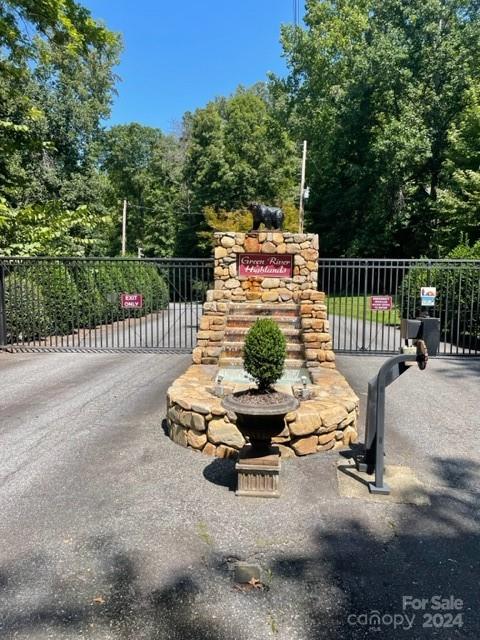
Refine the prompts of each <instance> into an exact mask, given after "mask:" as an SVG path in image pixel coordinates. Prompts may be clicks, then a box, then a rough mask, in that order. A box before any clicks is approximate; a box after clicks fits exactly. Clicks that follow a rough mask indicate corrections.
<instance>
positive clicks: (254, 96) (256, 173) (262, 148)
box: [185, 86, 298, 210]
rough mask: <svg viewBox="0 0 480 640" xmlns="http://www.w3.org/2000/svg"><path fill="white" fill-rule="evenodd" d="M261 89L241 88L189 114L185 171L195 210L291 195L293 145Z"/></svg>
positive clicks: (294, 160) (294, 162) (233, 206)
mask: <svg viewBox="0 0 480 640" xmlns="http://www.w3.org/2000/svg"><path fill="white" fill-rule="evenodd" d="M265 95H266V92H265V91H264V90H263V89H262V87H261V86H260V87H253V88H252V89H249V90H247V89H243V88H239V89H238V90H237V92H236V93H235V95H233V96H232V97H230V98H221V99H218V100H216V101H214V102H210V103H209V104H208V105H207V106H206V107H205V108H203V109H198V110H197V111H196V112H195V113H194V114H193V115H192V116H190V118H189V138H188V146H187V151H186V163H185V173H186V177H187V182H188V185H189V188H190V190H191V193H192V204H193V206H194V208H196V209H197V210H202V209H203V208H204V207H206V206H210V207H214V208H215V209H217V210H219V209H226V210H234V209H238V208H241V207H242V206H245V205H246V204H247V203H248V202H249V201H251V200H263V201H266V202H269V203H272V204H274V203H280V202H282V201H284V200H291V199H293V197H294V189H295V184H296V180H297V172H298V160H297V154H296V149H295V145H294V144H293V142H292V140H291V139H290V138H289V135H288V133H287V131H286V129H285V128H284V127H282V125H281V123H280V122H279V121H278V120H277V119H276V118H275V115H274V113H273V111H272V109H271V107H270V105H269V102H268V97H265Z"/></svg>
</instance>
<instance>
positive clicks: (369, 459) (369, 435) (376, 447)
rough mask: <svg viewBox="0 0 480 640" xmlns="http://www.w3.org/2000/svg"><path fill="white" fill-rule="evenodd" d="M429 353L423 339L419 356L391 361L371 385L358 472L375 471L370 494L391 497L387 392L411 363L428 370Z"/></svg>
mask: <svg viewBox="0 0 480 640" xmlns="http://www.w3.org/2000/svg"><path fill="white" fill-rule="evenodd" d="M427 359H428V352H427V351H426V349H425V343H424V342H423V341H422V340H418V341H417V353H416V355H414V354H401V355H398V356H394V357H393V358H389V359H388V360H387V361H386V362H384V363H383V365H382V366H381V367H380V370H379V372H378V374H377V375H376V376H375V378H373V379H372V380H370V382H369V383H368V398H367V420H366V425H365V451H364V453H363V455H361V456H359V459H358V460H357V469H358V470H359V471H363V472H366V473H369V474H371V473H373V471H375V481H374V482H369V483H368V489H369V491H370V493H374V494H383V495H388V494H389V493H390V487H389V486H388V485H387V484H386V483H385V481H384V477H383V476H384V470H385V461H384V456H385V389H386V388H387V387H388V386H389V385H390V384H391V383H392V382H393V381H394V380H396V379H397V378H398V377H399V376H401V375H402V374H403V373H404V372H405V371H406V370H407V369H408V367H407V366H406V363H407V362H415V361H416V362H417V364H418V366H419V367H420V369H425V366H426V362H427Z"/></svg>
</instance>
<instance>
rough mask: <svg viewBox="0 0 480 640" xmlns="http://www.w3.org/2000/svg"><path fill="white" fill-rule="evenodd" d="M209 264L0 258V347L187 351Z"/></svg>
mask: <svg viewBox="0 0 480 640" xmlns="http://www.w3.org/2000/svg"><path fill="white" fill-rule="evenodd" d="M212 275H213V264H212V261H211V260H202V259H184V258H178V259H175V258H173V259H155V258H152V259H148V258H147V259H141V260H137V259H133V258H115V259H111V258H0V349H8V350H11V351H164V352H177V353H182V352H189V351H191V349H192V348H193V347H194V346H195V339H196V333H197V328H198V320H199V317H200V313H201V308H202V303H203V301H204V298H205V292H206V291H207V289H208V288H209V287H211V282H212Z"/></svg>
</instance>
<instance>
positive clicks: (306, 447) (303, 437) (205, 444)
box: [167, 364, 358, 458]
mask: <svg viewBox="0 0 480 640" xmlns="http://www.w3.org/2000/svg"><path fill="white" fill-rule="evenodd" d="M228 369H229V368H224V371H223V375H225V372H226V375H227V377H228V376H229V375H230V374H232V376H231V377H233V378H234V377H235V376H236V373H235V372H233V371H228ZM239 369H240V368H239ZM299 370H300V369H299ZM219 373H220V370H219V368H218V367H217V366H216V365H201V364H198V365H192V366H190V367H189V368H188V369H187V371H186V372H185V373H184V374H183V375H181V376H180V377H179V378H177V379H176V380H175V382H174V383H173V384H172V386H171V387H170V388H169V390H168V393H167V404H168V409H167V431H168V435H169V436H170V438H171V439H172V440H173V441H174V442H176V443H177V444H179V445H181V446H183V447H190V448H192V449H195V450H197V451H201V452H202V453H204V454H206V455H211V456H217V457H236V456H237V455H238V452H239V451H240V450H241V449H242V447H243V446H244V445H245V444H246V442H247V441H248V438H245V437H244V436H243V435H242V433H241V431H240V430H239V429H238V428H237V415H236V414H235V412H234V411H233V410H230V409H227V408H226V407H224V406H223V404H222V397H219V396H218V395H216V391H217V390H218V384H217V383H216V381H217V378H218V374H219ZM237 373H238V372H237ZM287 375H288V376H290V375H292V374H291V371H289V370H287ZM310 378H311V380H312V382H311V383H309V384H308V385H307V387H308V391H309V398H310V399H308V400H301V401H300V403H299V405H298V408H296V409H294V410H291V411H289V412H288V413H287V414H286V415H285V417H284V419H283V429H282V430H281V431H280V433H279V434H278V435H276V436H274V437H273V438H272V442H273V443H274V444H275V445H277V446H278V448H279V450H280V454H281V456H282V458H288V457H295V456H304V455H309V454H313V453H320V452H324V451H328V450H332V449H339V448H344V447H346V446H348V445H349V444H350V443H351V442H355V441H356V439H357V431H356V423H357V415H358V397H357V396H356V395H355V393H354V392H353V391H352V389H351V387H350V386H349V384H348V383H347V381H346V380H345V378H344V377H343V376H342V375H341V374H340V373H339V372H338V371H337V370H336V369H323V368H322V369H320V368H318V369H316V370H315V375H312V376H310ZM251 386H253V383H252V382H245V381H240V382H237V381H235V380H234V379H232V380H228V379H223V381H222V387H223V394H224V396H226V395H228V394H232V393H237V392H239V391H242V390H245V389H247V388H249V387H251ZM275 388H276V389H277V390H278V391H281V392H283V393H286V394H288V395H290V396H292V400H294V396H295V395H298V391H299V390H301V388H302V384H301V382H300V383H299V382H295V381H287V380H285V381H284V382H282V383H279V384H276V385H275Z"/></svg>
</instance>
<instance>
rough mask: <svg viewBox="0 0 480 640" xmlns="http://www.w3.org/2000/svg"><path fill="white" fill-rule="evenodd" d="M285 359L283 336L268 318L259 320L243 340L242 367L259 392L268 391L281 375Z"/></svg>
mask: <svg viewBox="0 0 480 640" xmlns="http://www.w3.org/2000/svg"><path fill="white" fill-rule="evenodd" d="M285 357H286V340H285V336H284V335H283V333H282V332H281V330H280V329H279V327H278V325H277V324H276V323H275V322H274V321H273V320H271V319H270V318H261V319H259V320H257V321H256V322H255V324H254V325H253V326H252V327H251V328H250V330H249V331H248V333H247V336H246V338H245V348H244V367H245V371H246V372H247V373H249V374H250V375H251V376H252V378H253V379H254V380H255V382H256V383H257V385H258V388H259V390H260V391H266V390H268V389H269V388H270V387H271V386H272V384H274V383H275V382H276V381H277V380H278V379H279V378H280V377H281V375H282V373H283V369H284V365H285Z"/></svg>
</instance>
